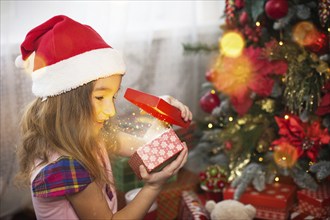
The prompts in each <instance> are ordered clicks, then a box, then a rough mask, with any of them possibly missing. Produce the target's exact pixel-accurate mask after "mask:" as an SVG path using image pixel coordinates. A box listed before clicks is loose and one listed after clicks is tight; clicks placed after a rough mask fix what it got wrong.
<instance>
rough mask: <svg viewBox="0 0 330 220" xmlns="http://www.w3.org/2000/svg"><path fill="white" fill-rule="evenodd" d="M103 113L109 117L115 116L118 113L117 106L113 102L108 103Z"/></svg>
mask: <svg viewBox="0 0 330 220" xmlns="http://www.w3.org/2000/svg"><path fill="white" fill-rule="evenodd" d="M103 114H105V115H106V116H107V117H113V116H114V115H115V114H116V108H115V105H114V103H113V102H111V103H107V104H106V105H105V106H104V108H103Z"/></svg>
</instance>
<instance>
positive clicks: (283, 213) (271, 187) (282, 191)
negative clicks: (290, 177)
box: [223, 183, 296, 219]
mask: <svg viewBox="0 0 330 220" xmlns="http://www.w3.org/2000/svg"><path fill="white" fill-rule="evenodd" d="M234 193H235V189H234V188H232V187H228V188H226V189H225V190H224V192H223V197H224V199H233V197H234ZM295 195H296V186H295V185H289V184H283V183H274V184H268V185H266V188H265V190H263V191H262V192H258V191H256V190H255V189H253V188H252V187H248V188H247V189H246V190H245V192H244V193H243V194H242V196H241V197H240V200H239V201H240V202H242V203H243V204H251V205H253V206H254V207H255V208H256V209H257V214H256V218H262V219H287V218H288V216H289V214H290V210H291V208H292V206H293V205H294V203H295V197H296V196H295Z"/></svg>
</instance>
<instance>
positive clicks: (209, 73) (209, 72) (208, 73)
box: [205, 69, 216, 82]
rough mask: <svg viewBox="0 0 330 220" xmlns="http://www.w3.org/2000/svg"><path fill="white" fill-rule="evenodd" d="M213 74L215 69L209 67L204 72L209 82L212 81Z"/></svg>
mask: <svg viewBox="0 0 330 220" xmlns="http://www.w3.org/2000/svg"><path fill="white" fill-rule="evenodd" d="M215 74H216V71H215V70H213V69H211V70H209V71H207V72H206V73H205V79H206V80H207V81H209V82H212V81H213V79H214V76H215Z"/></svg>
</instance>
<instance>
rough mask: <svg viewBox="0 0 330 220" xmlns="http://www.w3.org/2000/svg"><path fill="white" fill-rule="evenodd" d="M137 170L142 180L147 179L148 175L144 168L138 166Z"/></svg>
mask: <svg viewBox="0 0 330 220" xmlns="http://www.w3.org/2000/svg"><path fill="white" fill-rule="evenodd" d="M139 170H140V175H141V177H142V179H147V178H148V176H149V173H148V172H147V170H146V168H145V167H144V166H143V165H140V167H139Z"/></svg>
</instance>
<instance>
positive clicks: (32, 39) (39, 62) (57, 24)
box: [15, 15, 125, 98]
mask: <svg viewBox="0 0 330 220" xmlns="http://www.w3.org/2000/svg"><path fill="white" fill-rule="evenodd" d="M21 53H22V55H21V56H19V57H18V58H17V59H16V61H15V64H16V66H19V67H27V66H30V69H32V73H31V74H32V83H33V85H32V92H33V93H34V94H35V95H36V96H37V97H43V98H45V97H48V96H55V95H58V94H61V93H64V92H66V91H70V90H72V89H74V88H77V87H79V86H81V85H84V84H86V83H88V82H91V81H93V80H96V79H99V78H103V77H108V76H111V75H114V74H124V73H125V63H124V61H123V58H122V56H121V54H120V53H119V52H118V51H117V50H115V49H113V48H112V47H110V46H109V45H108V44H107V43H106V42H105V41H104V40H103V39H102V37H101V36H100V35H99V34H98V33H97V32H96V31H95V30H93V29H92V28H91V27H89V26H87V25H84V24H80V23H78V22H76V21H74V20H72V19H70V18H68V17H66V16H63V15H59V16H55V17H53V18H51V19H49V20H48V21H46V22H45V23H43V24H41V25H39V26H37V27H35V28H34V29H32V30H31V31H30V32H29V33H28V34H27V35H26V38H25V40H24V42H23V43H22V44H21Z"/></svg>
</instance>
